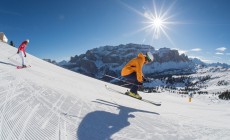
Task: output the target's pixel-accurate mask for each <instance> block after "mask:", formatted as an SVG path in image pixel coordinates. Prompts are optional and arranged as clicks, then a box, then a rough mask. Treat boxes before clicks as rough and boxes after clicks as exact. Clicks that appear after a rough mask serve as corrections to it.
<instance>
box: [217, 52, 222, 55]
mask: <svg viewBox="0 0 230 140" xmlns="http://www.w3.org/2000/svg"><path fill="white" fill-rule="evenodd" d="M216 54H217V55H223V54H224V53H221V52H217V53H216Z"/></svg>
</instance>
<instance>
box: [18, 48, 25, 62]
mask: <svg viewBox="0 0 230 140" xmlns="http://www.w3.org/2000/svg"><path fill="white" fill-rule="evenodd" d="M19 56H20V57H21V59H22V66H23V65H25V60H24V56H23V52H22V51H19Z"/></svg>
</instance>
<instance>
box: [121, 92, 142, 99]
mask: <svg viewBox="0 0 230 140" xmlns="http://www.w3.org/2000/svg"><path fill="white" fill-rule="evenodd" d="M125 94H126V95H128V96H131V97H133V98H137V99H140V100H141V99H142V97H141V96H140V95H139V94H138V93H133V92H130V91H127V92H126V93H125Z"/></svg>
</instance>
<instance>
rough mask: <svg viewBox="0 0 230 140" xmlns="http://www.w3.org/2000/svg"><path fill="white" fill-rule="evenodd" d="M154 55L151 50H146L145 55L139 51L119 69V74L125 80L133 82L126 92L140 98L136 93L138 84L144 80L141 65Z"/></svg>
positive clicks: (141, 83) (149, 60)
mask: <svg viewBox="0 0 230 140" xmlns="http://www.w3.org/2000/svg"><path fill="white" fill-rule="evenodd" d="M153 60H154V57H153V55H152V53H151V52H147V53H146V55H143V54H142V53H139V54H138V56H137V57H136V58H133V59H132V60H130V61H129V62H128V63H127V64H126V65H125V66H124V67H123V69H122V70H121V76H123V77H124V78H125V79H126V80H128V81H129V82H131V83H133V85H132V87H131V88H130V91H129V92H126V94H128V95H130V96H132V97H135V98H138V99H141V96H140V95H139V94H138V93H137V91H138V89H139V87H140V86H142V85H143V81H144V80H145V78H144V75H143V73H142V67H143V65H144V64H147V63H149V62H152V61H153Z"/></svg>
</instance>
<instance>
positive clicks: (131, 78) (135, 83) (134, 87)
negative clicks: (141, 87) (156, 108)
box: [124, 72, 138, 93]
mask: <svg viewBox="0 0 230 140" xmlns="http://www.w3.org/2000/svg"><path fill="white" fill-rule="evenodd" d="M124 78H125V79H126V80H127V81H129V82H131V83H133V85H132V86H131V88H130V92H132V93H137V90H138V81H137V78H136V72H133V73H131V74H130V75H127V76H125V77H124Z"/></svg>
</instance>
